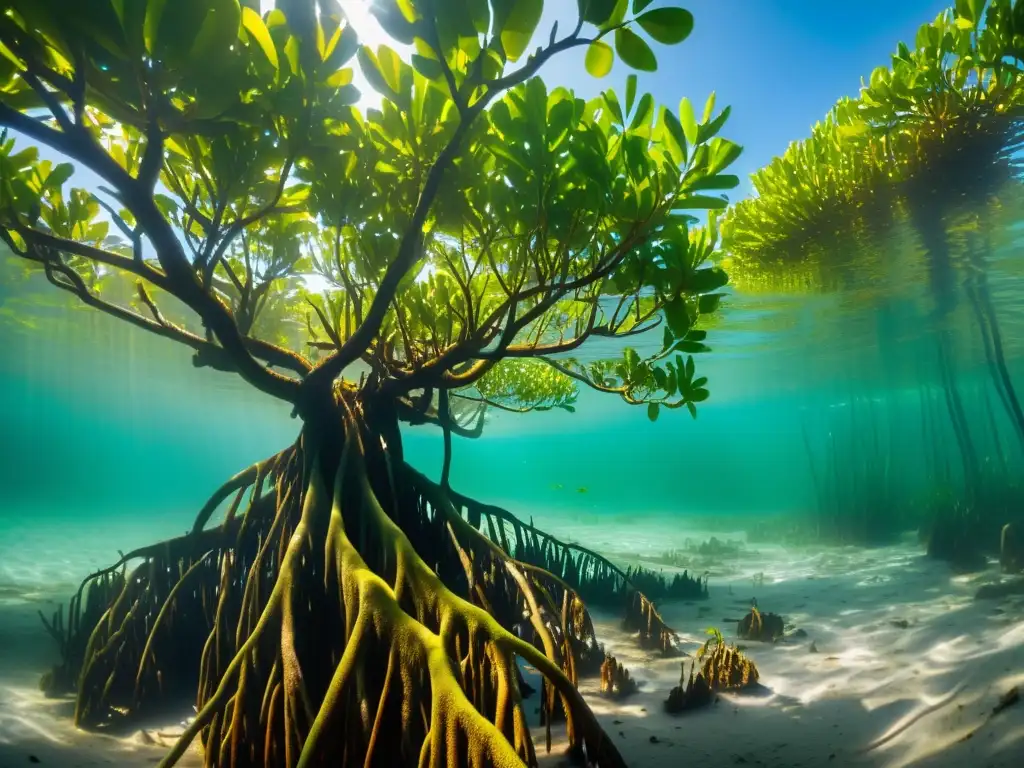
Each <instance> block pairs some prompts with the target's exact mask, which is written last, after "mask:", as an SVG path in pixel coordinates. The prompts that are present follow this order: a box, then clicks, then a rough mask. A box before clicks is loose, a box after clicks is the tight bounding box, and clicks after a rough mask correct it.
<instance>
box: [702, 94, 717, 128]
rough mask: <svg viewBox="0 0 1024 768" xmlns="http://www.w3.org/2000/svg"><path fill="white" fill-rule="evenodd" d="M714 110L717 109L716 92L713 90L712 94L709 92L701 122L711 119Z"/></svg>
mask: <svg viewBox="0 0 1024 768" xmlns="http://www.w3.org/2000/svg"><path fill="white" fill-rule="evenodd" d="M714 111H715V92H714V91H712V92H711V93H710V94H708V100H707V101H706V102H704V119H702V120H701V123H706V122H707V121H708V120H710V119H711V115H712V114H714Z"/></svg>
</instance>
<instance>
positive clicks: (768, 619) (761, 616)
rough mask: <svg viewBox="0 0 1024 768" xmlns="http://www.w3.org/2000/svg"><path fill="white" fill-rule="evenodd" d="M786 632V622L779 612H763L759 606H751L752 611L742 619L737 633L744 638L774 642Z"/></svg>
mask: <svg viewBox="0 0 1024 768" xmlns="http://www.w3.org/2000/svg"><path fill="white" fill-rule="evenodd" d="M785 632H786V623H785V621H783V619H782V617H781V616H779V614H777V613H761V611H759V610H758V609H757V606H756V605H754V606H751V608H750V613H748V614H747V615H746V616H744V617H743V618H742V619H740V622H739V626H738V627H737V628H736V634H738V635H739V636H740V637H742V638H743V639H744V640H758V641H760V642H762V643H774V642H775V641H776V640H778V639H779V638H780V637H782V636H783V635H784V634H785Z"/></svg>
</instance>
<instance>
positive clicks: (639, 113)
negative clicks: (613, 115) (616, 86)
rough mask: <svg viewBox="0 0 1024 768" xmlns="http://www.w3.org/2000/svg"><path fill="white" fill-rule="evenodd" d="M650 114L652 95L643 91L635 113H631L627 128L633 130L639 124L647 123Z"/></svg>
mask: <svg viewBox="0 0 1024 768" xmlns="http://www.w3.org/2000/svg"><path fill="white" fill-rule="evenodd" d="M626 111H627V112H629V107H627V108H626ZM652 114H654V97H653V96H651V94H649V93H645V94H644V95H643V96H641V97H640V104H639V105H638V106H637V109H636V114H635V115H633V120H632V121H631V122H630V124H629V130H631V131H635V130H636V129H637V128H639V127H640V126H641V125H649V124H650V122H651V115H652Z"/></svg>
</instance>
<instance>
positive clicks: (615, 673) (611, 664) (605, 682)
mask: <svg viewBox="0 0 1024 768" xmlns="http://www.w3.org/2000/svg"><path fill="white" fill-rule="evenodd" d="M636 691H637V685H636V680H634V679H633V678H632V677H631V676H630V674H629V670H628V669H626V668H625V667H624V666H622V664H621V663H619V662H618V661H617V660H616V659H615V657H614V656H612V655H611V654H609V655H607V656H605V659H604V663H603V664H602V665H601V693H602V694H604V695H605V696H608V697H610V698H613V699H624V698H626V697H627V696H629V695H630V694H633V693H636Z"/></svg>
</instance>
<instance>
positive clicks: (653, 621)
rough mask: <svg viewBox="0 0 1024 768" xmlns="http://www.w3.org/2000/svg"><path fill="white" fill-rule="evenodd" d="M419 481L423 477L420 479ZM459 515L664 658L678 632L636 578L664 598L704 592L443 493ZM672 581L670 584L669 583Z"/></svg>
mask: <svg viewBox="0 0 1024 768" xmlns="http://www.w3.org/2000/svg"><path fill="white" fill-rule="evenodd" d="M424 481H425V482H429V481H426V480H425V478H424ZM448 495H449V496H450V498H451V500H452V501H453V502H454V503H455V504H456V505H457V509H458V511H459V513H460V515H461V517H462V518H463V519H464V520H465V521H466V523H467V524H468V525H469V527H471V528H473V529H474V530H478V531H482V532H484V533H485V534H486V536H487V538H489V539H490V540H491V541H492V542H493V543H494V544H496V545H497V546H498V547H500V548H501V550H502V551H503V552H505V553H506V554H507V555H508V556H509V557H513V558H515V559H516V560H518V561H519V562H521V563H525V564H529V565H532V566H534V567H535V568H538V569H540V570H542V571H544V572H546V573H547V574H549V575H552V576H554V577H555V578H556V579H558V580H559V581H560V582H562V583H563V584H564V585H565V586H566V588H570V589H572V590H573V591H575V592H576V593H577V594H578V595H579V596H580V597H581V598H582V599H583V600H584V601H585V602H586V603H587V604H592V605H602V606H607V607H612V608H614V609H615V610H621V611H623V612H624V620H623V625H624V627H625V628H626V629H628V630H631V631H634V632H637V639H638V641H639V643H640V645H641V647H643V648H649V649H657V650H659V651H661V652H662V653H663V654H665V655H666V656H673V655H676V654H677V653H678V649H677V644H678V642H679V636H678V635H677V633H676V632H675V630H673V629H672V628H671V627H669V626H668V625H666V624H665V622H664V621H663V620H662V618H661V615H660V614H659V613H658V611H657V609H656V608H655V605H654V603H653V602H652V601H651V600H649V599H648V597H647V595H646V594H645V593H644V592H643V591H642V590H641V589H640V588H638V586H637V585H636V584H634V582H633V579H634V578H637V579H639V580H641V581H642V582H643V583H645V584H646V585H648V586H649V587H650V586H653V587H654V588H655V589H657V590H658V591H659V592H661V593H663V594H666V596H668V597H678V596H681V594H673V592H672V590H673V589H675V590H676V592H677V593H682V592H684V591H685V592H686V593H688V594H689V595H690V596H691V597H692V596H693V593H694V592H696V593H698V594H701V595H703V596H704V597H706V596H707V579H706V578H705V579H703V580H702V579H699V578H693V577H690V576H689V575H687V576H686V577H685V579H683V577H682V575H677V577H676V578H675V579H674V580H673V581H666V580H665V578H664V576H662V575H660V574H654V573H653V572H652V571H646V570H644V569H636V570H632V569H631V570H627V571H623V570H622V569H621V568H619V567H618V566H616V565H615V564H614V563H612V562H611V561H609V560H608V559H607V558H605V557H602V556H601V555H599V554H597V553H596V552H593V551H591V550H589V549H587V548H585V547H583V546H580V545H579V544H571V543H565V542H563V541H560V540H558V539H557V538H555V537H554V536H552V535H551V534H548V533H545V532H544V531H542V530H540V529H538V528H536V527H534V526H533V525H532V523H531V524H529V525H528V524H526V523H524V522H522V521H521V520H519V519H518V518H517V517H515V516H514V515H513V514H512V513H510V512H508V511H506V510H504V509H502V508H500V507H495V506H493V505H490V504H482V503H480V502H478V501H475V500H473V499H470V498H468V497H466V496H463V495H461V494H459V493H455V492H449V494H448ZM673 585H674V586H673ZM589 656H590V658H591V660H592V662H593V665H592V666H591V669H593V671H594V673H596V672H597V671H598V670H599V669H600V665H601V663H602V661H603V659H604V654H603V652H600V651H599V649H598V648H597V647H596V644H595V645H594V646H592V647H591V649H590V651H589Z"/></svg>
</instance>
